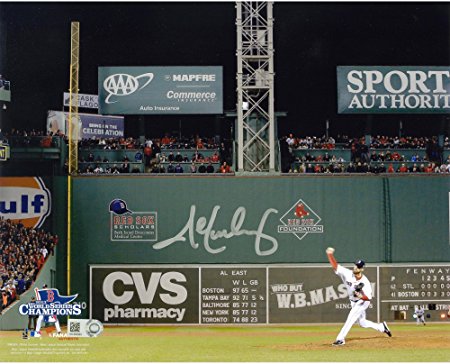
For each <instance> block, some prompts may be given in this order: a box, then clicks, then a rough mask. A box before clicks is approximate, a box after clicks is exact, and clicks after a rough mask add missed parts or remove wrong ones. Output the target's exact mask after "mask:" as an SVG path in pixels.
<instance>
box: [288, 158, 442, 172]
mask: <svg viewBox="0 0 450 364" xmlns="http://www.w3.org/2000/svg"><path fill="white" fill-rule="evenodd" d="M289 173H326V174H328V173H374V174H379V173H450V160H449V161H448V163H442V164H440V165H438V164H436V163H434V162H428V163H413V164H411V163H409V164H407V163H399V164H394V163H383V162H381V163H370V164H369V163H367V162H357V163H353V162H349V163H340V162H331V163H329V164H318V163H304V162H303V163H301V164H298V165H295V166H294V167H293V168H291V169H290V170H289Z"/></svg>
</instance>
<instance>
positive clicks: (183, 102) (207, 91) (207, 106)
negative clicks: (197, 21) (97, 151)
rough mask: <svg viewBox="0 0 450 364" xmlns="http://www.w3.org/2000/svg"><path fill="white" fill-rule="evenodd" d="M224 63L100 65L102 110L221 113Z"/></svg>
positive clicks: (159, 112)
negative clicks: (153, 65)
mask: <svg viewBox="0 0 450 364" xmlns="http://www.w3.org/2000/svg"><path fill="white" fill-rule="evenodd" d="M222 77H223V76H222V67H220V66H205V67H195V66H190V67H99V69H98V94H99V113H101V114H119V115H123V114H132V115H133V114H160V115H164V114H165V115H169V114H222V113H223V90H222V89H223V86H222V84H223V82H222Z"/></svg>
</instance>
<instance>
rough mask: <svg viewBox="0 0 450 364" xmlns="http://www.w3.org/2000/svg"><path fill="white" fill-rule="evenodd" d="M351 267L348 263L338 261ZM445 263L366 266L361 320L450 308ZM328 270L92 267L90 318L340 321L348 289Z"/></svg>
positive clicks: (436, 313) (433, 316)
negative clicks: (366, 300)
mask: <svg viewBox="0 0 450 364" xmlns="http://www.w3.org/2000/svg"><path fill="white" fill-rule="evenodd" d="M342 265H343V266H344V267H346V268H349V269H352V267H353V263H343V264H342ZM449 272H450V266H449V265H448V264H436V265H431V264H426V265H420V264H419V265H412V264H408V265H374V266H371V267H365V270H364V273H363V274H364V275H365V276H366V277H367V278H368V280H369V282H370V284H371V287H370V288H365V286H363V288H362V291H363V292H369V290H370V289H371V292H372V297H371V300H370V305H369V307H368V309H367V311H366V318H367V319H368V320H370V321H373V322H381V321H383V320H386V321H394V320H407V319H408V320H410V319H412V317H413V316H412V315H413V313H414V312H415V310H416V309H417V308H422V309H423V310H424V311H426V313H427V315H428V316H429V319H430V321H439V320H440V317H441V315H442V313H445V315H446V313H447V311H448V310H449V309H450V294H449V286H450V283H449ZM348 284H349V282H346V281H343V280H342V279H341V278H340V277H339V276H338V275H336V274H335V272H334V271H333V269H332V268H331V266H330V265H329V264H327V265H315V266H313V265H309V266H308V265H303V266H286V265H276V264H271V265H264V266H263V265H250V264H240V265H234V264H229V265H215V264H214V265H204V264H203V265H183V266H180V265H164V266H162V265H138V264H135V265H92V266H90V292H91V293H90V305H89V307H90V316H89V318H90V319H96V320H100V321H102V322H103V323H105V324H113V323H114V324H160V323H165V324H176V325H179V324H193V323H197V324H208V325H210V324H213V325H222V324H228V325H229V324H238V325H245V324H250V325H255V324H310V323H332V322H335V323H344V322H345V320H346V319H347V316H348V314H349V312H350V310H351V308H352V307H351V303H350V300H351V299H352V300H354V297H353V296H352V297H351V298H349V296H348V294H349V293H348V290H347V285H348Z"/></svg>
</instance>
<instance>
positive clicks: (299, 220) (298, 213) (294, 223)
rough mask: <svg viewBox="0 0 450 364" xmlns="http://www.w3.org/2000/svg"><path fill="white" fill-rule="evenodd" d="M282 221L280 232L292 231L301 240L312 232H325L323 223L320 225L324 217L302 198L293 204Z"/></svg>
mask: <svg viewBox="0 0 450 364" xmlns="http://www.w3.org/2000/svg"><path fill="white" fill-rule="evenodd" d="M280 221H281V223H282V224H283V225H278V233H291V234H293V235H295V236H296V237H297V239H299V240H302V239H303V238H304V237H305V236H306V235H308V234H311V233H312V234H318V233H323V225H319V222H320V221H322V219H321V218H320V216H319V215H317V214H316V213H315V212H314V211H313V209H311V207H309V206H308V205H307V204H306V202H304V201H303V200H302V199H300V200H298V201H297V202H296V203H295V204H294V205H292V207H291V208H290V209H289V210H288V211H287V212H286V213H285V214H284V215H283V216H282V217H281V218H280Z"/></svg>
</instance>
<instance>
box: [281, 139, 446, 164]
mask: <svg viewBox="0 0 450 364" xmlns="http://www.w3.org/2000/svg"><path fill="white" fill-rule="evenodd" d="M284 142H285V143H284ZM283 144H284V145H285V146H286V147H284V145H283ZM448 147H450V140H449V138H448V137H447V138H445V140H444V144H443V146H441V145H439V142H438V137H436V136H432V137H411V136H403V137H399V136H394V137H387V136H380V135H377V136H372V137H371V138H370V140H369V141H368V140H366V137H356V138H350V137H348V136H346V135H338V136H337V137H336V138H332V137H326V136H323V137H309V136H307V137H304V138H302V137H301V138H296V137H294V135H293V134H289V135H288V136H287V137H285V138H283V139H282V141H281V151H282V165H283V166H282V167H283V172H289V173H449V172H450V167H449V164H450V161H444V160H443V150H444V148H448ZM338 148H339V149H343V150H349V151H350V160H349V161H346V160H345V159H344V158H343V157H342V156H336V155H335V154H334V153H333V152H332V151H333V150H334V149H338ZM305 149H312V150H314V149H322V150H327V151H325V152H324V153H322V154H319V155H317V154H316V153H315V155H312V153H310V152H306V153H305V154H303V155H301V156H298V157H295V156H294V151H296V150H305ZM374 149H375V150H374ZM406 149H408V150H411V149H417V150H418V152H417V153H413V154H412V155H411V153H410V152H409V153H408V157H405V153H404V152H403V150H406ZM286 150H288V152H287V151H286ZM286 154H287V155H288V156H287V157H286ZM338 155H339V154H338ZM401 162H405V163H401Z"/></svg>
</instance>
